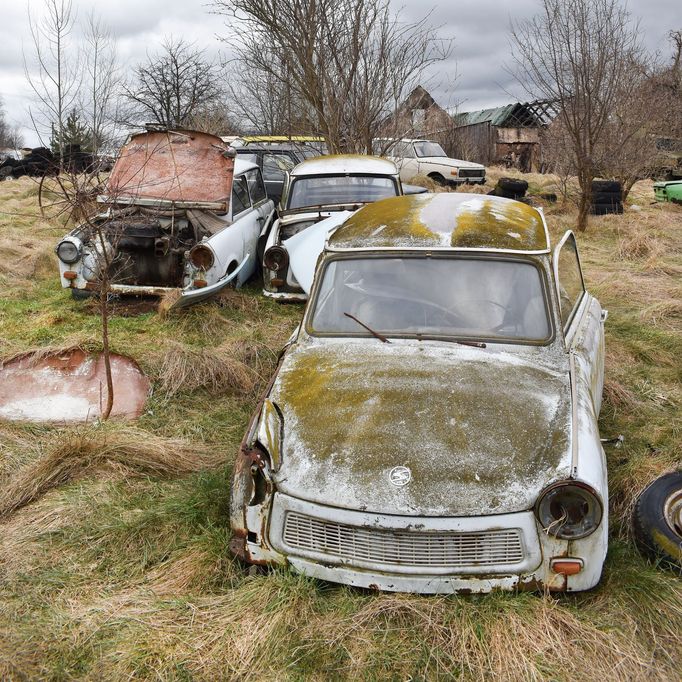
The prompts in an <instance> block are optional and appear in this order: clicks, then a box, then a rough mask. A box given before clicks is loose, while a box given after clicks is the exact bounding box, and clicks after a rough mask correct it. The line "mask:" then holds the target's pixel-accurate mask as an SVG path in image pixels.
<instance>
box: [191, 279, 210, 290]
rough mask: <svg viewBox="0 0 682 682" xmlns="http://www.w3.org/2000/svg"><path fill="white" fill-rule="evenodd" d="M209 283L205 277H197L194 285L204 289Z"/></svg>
mask: <svg viewBox="0 0 682 682" xmlns="http://www.w3.org/2000/svg"><path fill="white" fill-rule="evenodd" d="M207 285H208V282H207V281H206V280H205V279H195V280H194V287H195V288H196V289H203V288H204V287H205V286H207Z"/></svg>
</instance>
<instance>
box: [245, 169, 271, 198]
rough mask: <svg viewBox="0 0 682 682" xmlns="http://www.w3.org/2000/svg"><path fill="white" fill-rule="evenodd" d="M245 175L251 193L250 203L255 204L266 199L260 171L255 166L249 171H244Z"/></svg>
mask: <svg viewBox="0 0 682 682" xmlns="http://www.w3.org/2000/svg"><path fill="white" fill-rule="evenodd" d="M245 175H246V184H247V185H248V186H249V194H250V195H251V203H252V204H257V203H258V202H259V201H263V199H267V194H266V193H265V185H264V184H263V178H262V176H261V174H260V171H259V170H258V169H257V168H253V169H251V170H250V171H246V173H245Z"/></svg>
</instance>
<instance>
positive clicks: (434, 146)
mask: <svg viewBox="0 0 682 682" xmlns="http://www.w3.org/2000/svg"><path fill="white" fill-rule="evenodd" d="M414 150H415V152H416V153H417V156H420V157H424V156H447V154H446V153H445V151H444V149H443V147H441V146H440V145H439V144H438V143H436V142H429V141H428V140H427V141H426V142H415V143H414Z"/></svg>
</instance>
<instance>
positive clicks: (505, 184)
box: [497, 178, 528, 197]
mask: <svg viewBox="0 0 682 682" xmlns="http://www.w3.org/2000/svg"><path fill="white" fill-rule="evenodd" d="M497 186H498V187H499V188H500V189H501V190H502V191H504V192H509V193H510V194H513V195H514V196H520V197H522V196H524V195H525V193H526V192H527V191H528V183H527V182H526V181H525V180H517V179H516V178H500V179H499V180H498V181H497Z"/></svg>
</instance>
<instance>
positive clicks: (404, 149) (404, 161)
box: [396, 142, 419, 182]
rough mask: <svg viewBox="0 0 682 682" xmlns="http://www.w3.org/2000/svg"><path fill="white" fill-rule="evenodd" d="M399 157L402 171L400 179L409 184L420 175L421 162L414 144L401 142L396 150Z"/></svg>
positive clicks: (399, 166)
mask: <svg viewBox="0 0 682 682" xmlns="http://www.w3.org/2000/svg"><path fill="white" fill-rule="evenodd" d="M396 154H397V155H398V157H399V158H398V160H397V164H398V168H399V169H400V179H401V180H403V181H405V182H407V181H408V180H412V178H414V177H415V176H416V175H417V174H418V173H419V161H418V160H417V155H416V154H415V152H414V144H413V143H412V142H401V143H399V144H398V146H397V149H396Z"/></svg>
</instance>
